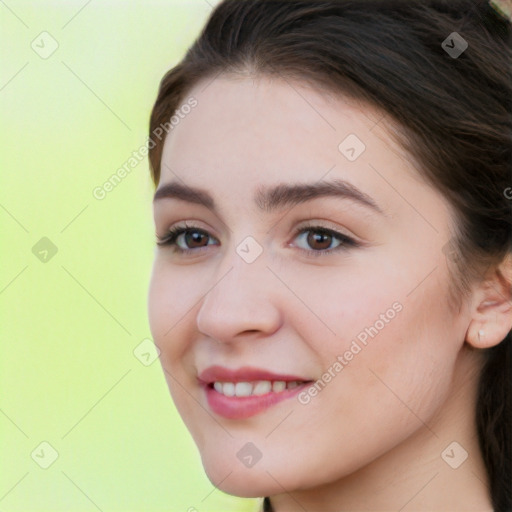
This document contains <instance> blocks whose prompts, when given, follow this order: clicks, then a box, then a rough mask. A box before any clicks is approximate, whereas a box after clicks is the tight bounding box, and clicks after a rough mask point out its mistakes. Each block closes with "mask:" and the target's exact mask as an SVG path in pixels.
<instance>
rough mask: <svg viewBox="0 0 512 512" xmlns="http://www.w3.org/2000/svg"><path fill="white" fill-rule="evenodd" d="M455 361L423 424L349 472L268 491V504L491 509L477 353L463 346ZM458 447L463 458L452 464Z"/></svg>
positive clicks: (312, 511) (282, 511) (290, 511)
mask: <svg viewBox="0 0 512 512" xmlns="http://www.w3.org/2000/svg"><path fill="white" fill-rule="evenodd" d="M458 363H459V364H457V365H456V370H455V374H454V378H453V386H452V389H453V390H455V391H454V392H453V393H452V394H451V395H450V396H449V397H448V398H447V399H446V401H445V402H444V404H443V405H442V406H441V407H440V408H439V409H438V411H437V412H436V414H435V415H434V417H432V418H431V419H429V420H428V425H427V424H424V425H423V426H422V427H421V428H420V429H418V430H417V431H416V432H415V433H414V434H413V435H412V436H410V437H409V438H408V439H406V440H405V441H404V442H402V443H401V444H400V445H398V446H396V447H394V448H393V449H392V450H390V451H389V452H387V453H386V454H384V455H382V456H381V457H379V458H378V459H376V460H374V461H373V462H371V463H370V464H369V465H367V466H365V467H364V468H361V469H360V470H358V471H357V472H355V473H352V474H351V475H348V476H346V477H344V478H342V479H340V480H337V481H335V482H331V483H328V484H325V485H323V486H322V487H316V488H314V489H306V490H299V491H293V492H291V493H286V494H280V495H277V496H273V497H271V500H270V501H271V505H272V510H273V511H274V512H295V511H297V512H304V510H307V511H308V512H320V511H321V512H331V511H332V512H334V511H336V512H342V511H353V510H380V511H385V510H386V511H387V510H395V511H396V510H404V511H406V510H437V511H440V512H441V511H451V510H460V511H479V512H482V511H492V506H491V501H490V497H489V495H488V491H487V475H486V470H485V467H484V464H483V460H482V457H481V453H480V448H479V445H478V437H477V432H476V425H475V419H474V417H475V414H474V411H475V408H476V393H477V386H478V376H479V373H480V368H481V359H480V354H479V353H477V352H475V351H472V350H470V349H468V348H464V349H463V350H461V352H460V354H459V361H458ZM418 422H420V420H419V419H418ZM454 442H456V443H458V444H456V445H455V444H452V443H454ZM464 451H465V452H467V454H468V456H467V459H466V460H465V461H464V462H462V463H461V464H460V465H458V463H459V462H460V461H461V460H462V457H463V455H464ZM450 464H451V465H450ZM452 466H458V467H456V468H454V467H452Z"/></svg>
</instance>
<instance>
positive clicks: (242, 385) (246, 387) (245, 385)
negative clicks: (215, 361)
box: [224, 382, 252, 396]
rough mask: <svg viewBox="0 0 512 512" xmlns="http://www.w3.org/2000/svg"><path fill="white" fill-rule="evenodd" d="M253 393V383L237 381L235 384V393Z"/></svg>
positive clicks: (248, 394)
mask: <svg viewBox="0 0 512 512" xmlns="http://www.w3.org/2000/svg"><path fill="white" fill-rule="evenodd" d="M224 385H225V384H224ZM251 393H252V384H251V383H250V382H237V383H236V384H235V395H236V396H250V395H251Z"/></svg>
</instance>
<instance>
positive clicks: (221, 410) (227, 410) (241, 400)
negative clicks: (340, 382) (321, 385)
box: [204, 382, 312, 419]
mask: <svg viewBox="0 0 512 512" xmlns="http://www.w3.org/2000/svg"><path fill="white" fill-rule="evenodd" d="M311 384H312V383H311V382H305V383H304V384H300V385H299V386H297V387H296V388H293V389H289V390H288V389H286V390H284V391H279V392H277V393H273V392H270V393H266V394H265V395H251V396H240V397H237V396H226V395H223V394H221V393H218V392H217V391H215V389H214V388H213V387H211V385H209V386H204V389H205V392H206V399H207V401H208V405H209V406H210V408H211V409H212V411H213V412H214V413H216V414H218V415H220V416H223V417H224V418H228V419H244V418H250V417H251V416H255V415H256V414H259V413H260V412H263V411H265V410H266V409H268V408H269V407H272V406H273V405H276V404H278V403H279V402H282V401H283V400H287V399H288V398H292V397H294V396H296V395H297V394H298V393H300V392H301V391H302V390H303V389H304V388H306V387H308V386H310V385H311Z"/></svg>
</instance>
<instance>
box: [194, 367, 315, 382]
mask: <svg viewBox="0 0 512 512" xmlns="http://www.w3.org/2000/svg"><path fill="white" fill-rule="evenodd" d="M198 379H199V380H200V381H201V382H203V383H205V384H211V383H212V382H250V381H258V380H271V381H276V380H281V381H285V382H291V381H297V380H298V381H301V382H302V381H304V382H308V381H309V380H311V379H308V378H305V377H300V376H297V375H290V374H278V373H274V372H271V371H268V370H264V369H262V368H255V367H252V366H243V367H241V368H237V369H229V368H224V367H223V366H217V365H215V366H209V367H208V368H206V369H205V370H203V371H202V372H201V373H200V374H199V376H198Z"/></svg>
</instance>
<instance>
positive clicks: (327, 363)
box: [148, 75, 510, 512]
mask: <svg viewBox="0 0 512 512" xmlns="http://www.w3.org/2000/svg"><path fill="white" fill-rule="evenodd" d="M208 83H209V82H204V83H200V84H198V85H197V86H196V87H195V88H194V89H193V90H192V91H190V94H189V95H190V96H194V97H195V98H196V99H197V100H198V105H197V107H196V108H194V109H193V110H192V111H191V113H190V114H188V115H187V116H186V117H185V118H184V119H182V120H181V121H180V123H179V124H178V125H177V126H175V127H174V129H173V130H172V131H171V132H170V134H169V135H168V136H167V139H166V141H165V146H164V151H163V155H162V174H161V179H160V183H159V187H158V188H161V187H162V186H163V185H165V184H167V183H169V182H171V181H179V182H180V183H185V184H187V185H192V186H197V187H200V188H203V189H205V190H207V191H208V192H209V193H210V194H211V195H212V196H213V198H214V200H215V202H216V205H217V207H218V209H217V211H216V212H215V213H214V212H213V211H212V210H211V209H209V208H206V207H205V206H201V205H197V204H193V203H189V202H186V201H182V200H179V199H175V198H172V199H170V198H167V199H160V200H157V201H155V203H154V218H155V227H156V233H157V235H158V236H161V237H163V236H165V233H166V230H168V229H169V228H170V227H172V226H176V225H182V224H183V222H184V221H186V222H187V224H188V225H192V226H194V227H196V228H199V229H202V230H205V231H207V232H208V234H209V235H210V238H206V239H205V242H204V244H205V247H203V248H200V249H189V251H190V252H189V254H187V255H183V254H177V253H174V252H173V248H172V247H170V246H163V247H159V248H157V250H156V252H155V260H154V267H153V273H152V278H151V283H150V289H149V300H148V308H149V320H150V326H151V331H152V334H153V337H154V340H155V343H156V344H157V346H158V347H159V349H160V350H161V356H160V360H161V364H162V367H163V369H164V373H165V377H166V379H167V382H168V385H169V389H170V392H171V395H172V398H173V400H174V402H175V404H176V407H177V409H178V411H179V413H180V415H181V416H182V418H183V421H184V422H185V424H186V426H187V428H188V429H189V431H190V432H191V435H192V436H193V438H194V441H195V442H196V444H197V446H198V449H199V452H200V454H201V458H202V462H203V466H204V469H205V471H206V473H207V475H208V477H209V479H210V480H211V482H212V483H213V484H214V485H215V486H217V487H218V488H219V489H221V490H222V491H224V492H227V493H229V494H233V495H237V496H244V497H261V496H270V497H271V502H272V505H273V507H274V509H275V510H276V511H278V512H284V511H295V510H297V511H298V510H300V511H303V510H308V511H317V510H318V511H323V512H329V511H340V510H404V511H412V510H440V511H442V510H446V511H448V510H479V511H482V510H491V505H490V500H489V498H488V496H487V492H486V481H487V477H486V473H485V469H484V467H483V464H482V460H481V456H480V452H479V449H478V444H477V438H476V430H475V427H474V422H473V416H474V410H475V392H476V385H477V378H478V373H479V368H480V364H481V359H480V356H481V351H480V350H479V349H481V348H485V347H486V346H492V345H493V344H496V343H498V342H499V341H501V339H503V337H504V336H505V334H506V332H507V331H506V329H507V328H508V329H510V320H506V319H504V317H505V315H506V313H507V311H508V316H510V307H509V304H508V303H504V301H503V299H502V298H500V297H503V296H504V294H501V293H500V289H499V281H498V280H497V278H496V277H495V276H494V275H490V276H489V277H488V279H487V281H486V283H487V285H486V286H483V284H482V285H478V286H477V285H475V287H474V289H473V290H472V292H471V294H470V295H469V296H468V298H467V299H466V300H464V301H463V302H461V304H459V305H458V307H457V308H454V307H453V304H452V303H451V301H450V299H449V297H450V295H449V290H450V286H449V283H450V279H451V276H450V274H449V270H448V264H447V258H446V256H445V252H443V247H444V246H445V245H446V243H447V242H448V241H449V240H450V239H451V238H452V232H453V227H454V221H453V214H452V212H451V209H450V206H449V205H448V203H447V202H446V200H445V199H444V198H443V196H442V195H441V194H440V193H439V192H438V191H436V190H434V189H433V188H432V187H430V186H429V185H427V184H426V183H425V182H424V181H423V179H422V178H421V175H420V173H419V171H418V170H417V169H415V168H414V166H413V164H412V163H411V160H410V159H409V158H407V156H406V155H405V153H404V152H403V150H402V149H401V148H400V147H398V146H397V144H396V143H394V142H393V141H392V140H391V137H390V131H389V130H390V129H391V128H390V127H391V125H390V124H389V123H387V122H386V119H382V113H380V112H378V111H377V110H376V109H374V108H372V107H369V106H368V105H361V104H357V103H356V102H354V101H349V100H348V99H347V98H343V97H341V96H336V97H333V96H332V95H327V94H325V93H323V94H322V93H320V91H318V90H316V91H315V90H313V89H312V88H309V87H307V86H306V85H305V84H299V83H293V84H292V83H291V82H286V81H284V80H276V79H272V80H270V79H268V78H266V77H251V76H248V75H242V76H231V75H230V76H227V75H222V76H220V77H218V78H217V79H216V80H214V81H213V82H210V83H209V85H207V84H208ZM206 85H207V87H205V86H206ZM349 134H356V135H357V137H358V138H359V139H360V140H362V141H363V142H364V144H365V145H366V150H365V151H364V152H363V153H362V154H361V155H360V156H359V158H357V160H355V161H354V162H349V161H348V160H347V159H346V158H345V156H344V155H343V154H342V153H341V152H340V151H339V149H338V145H339V144H340V142H342V141H343V140H344V139H345V137H346V136H347V135H349ZM333 179H342V180H345V181H347V182H349V183H351V184H352V185H354V186H356V187H357V188H358V189H360V190H361V191H362V192H364V193H365V194H367V195H368V196H370V197H371V198H372V199H373V201H374V202H375V203H376V204H377V205H378V206H379V208H380V209H381V210H382V213H379V212H377V211H375V210H373V209H371V208H369V207H367V206H364V205H362V204H360V203H358V202H357V201H355V200H352V199H347V198H339V197H324V198H320V199H318V198H317V199H314V200H312V201H309V202H306V203H303V204H299V205H296V206H293V207H289V206H288V207H285V208H284V209H282V210H279V211H275V212H271V213H269V212H264V211H261V210H260V209H259V208H258V207H257V206H256V204H255V202H254V197H253V196H254V194H255V192H256V190H257V189H258V188H259V187H260V186H262V185H269V186H271V185H276V184H278V183H287V184H291V183H297V182H301V183H303V182H308V183H310V182H311V183H314V182H318V181H320V180H323V181H330V180H333ZM306 223H308V224H313V225H315V226H322V227H327V228H330V229H334V230H336V231H338V232H340V233H342V234H345V235H347V236H350V237H352V238H354V239H355V240H357V241H358V242H360V244H361V245H360V246H359V247H351V246H347V245H345V246H343V248H342V249H341V250H338V251H331V252H330V253H325V250H326V249H322V250H323V251H324V254H322V255H320V256H318V257H315V256H312V255H309V254H307V253H306V250H307V249H309V250H314V248H315V247H318V246H321V244H319V243H318V242H316V245H315V240H314V239H313V240H312V241H310V243H309V245H308V242H307V234H306V235H302V236H301V235H299V236H295V230H296V229H297V228H298V227H301V226H303V225H305V224H306ZM309 233H310V234H315V233H316V231H314V230H313V233H311V231H310V232H309ZM247 236H252V237H253V238H254V239H255V240H256V241H257V242H258V243H259V245H260V246H261V248H262V250H263V252H262V254H261V255H260V256H259V257H258V258H257V259H256V260H255V261H254V262H253V263H250V264H249V263H246V262H245V261H244V260H243V259H242V258H241V257H240V256H239V255H238V254H237V252H236V248H237V246H238V245H239V244H240V243H241V242H242V241H243V240H244V239H245V238H246V237H247ZM310 238H311V237H310ZM180 239H181V241H180V242H179V243H180V244H181V247H182V248H187V245H186V243H185V241H184V236H183V235H182V236H181V237H180ZM330 240H332V243H331V245H330V246H328V247H329V248H334V247H336V246H338V245H339V242H338V241H337V240H336V239H335V238H332V239H330ZM207 242H208V245H206V243H207ZM328 243H329V240H328V241H327V244H325V245H323V246H321V248H322V247H325V246H326V245H328ZM188 247H190V243H189V246H188ZM194 251H195V252H194ZM317 252H318V251H317ZM320 252H321V251H320ZM489 283H490V284H489ZM394 303H399V304H400V305H401V306H402V309H401V311H400V312H399V313H397V314H396V315H395V316H394V318H393V319H392V320H390V321H389V322H388V323H386V324H385V327H384V328H382V329H381V330H380V331H379V333H378V335H377V336H376V337H375V338H373V339H370V340H369V341H368V344H367V346H364V347H363V348H362V350H361V351H360V352H359V353H358V354H357V355H356V356H354V358H353V359H352V360H351V361H347V363H348V364H347V365H344V367H343V369H342V371H340V372H339V373H337V374H336V377H335V378H333V379H332V380H331V382H329V383H328V384H327V385H326V386H325V388H324V389H323V390H322V391H321V392H320V393H318V395H317V396H315V397H314V398H312V399H311V400H310V402H309V403H307V404H305V405H303V404H301V403H299V401H298V400H297V399H291V400H285V401H283V402H281V403H279V404H278V405H275V406H273V407H271V408H270V409H267V410H266V411H264V412H263V413H260V414H258V415H256V416H253V417H251V418H248V419H243V420H232V419H225V418H223V417H221V416H218V415H216V414H215V413H213V412H212V411H211V410H210V408H209V406H208V404H207V401H206V398H205V395H204V392H203V390H202V389H201V387H200V386H199V384H198V381H197V375H198V373H200V372H201V371H202V370H204V369H205V368H206V367H208V366H210V365H212V364H219V365H222V366H225V367H228V368H238V367H241V366H245V365H251V366H256V367H259V368H265V369H268V370H271V371H273V372H276V373H289V374H294V375H300V376H304V377H305V378H308V379H313V380H317V379H321V378H322V375H323V374H324V373H325V372H326V371H327V369H328V368H330V367H332V366H333V364H334V363H335V362H336V360H337V356H338V355H343V354H344V353H345V352H346V351H347V350H349V348H350V346H351V343H352V342H353V340H355V339H356V336H357V335H358V334H359V333H361V332H362V331H364V329H365V327H369V326H372V325H374V324H375V322H376V321H377V320H378V319H379V318H381V317H380V315H382V314H385V313H386V311H387V310H388V309H389V308H391V307H392V305H393V304H394ZM507 308H508V309H507ZM491 324H492V325H491ZM483 329H485V333H486V334H485V335H484V336H478V331H479V330H483ZM503 333H504V334H503ZM502 334H503V335H502ZM500 336H501V337H500ZM454 441H456V442H457V443H458V444H459V445H460V447H461V448H456V450H455V452H450V453H449V454H450V455H451V453H453V458H454V460H455V459H456V460H455V462H456V461H457V460H459V459H460V458H461V457H462V454H463V453H464V451H465V452H467V453H468V458H467V459H466V460H465V461H464V462H463V463H462V464H461V465H460V466H459V467H458V468H457V469H453V468H452V467H450V466H449V465H448V464H447V462H445V460H444V459H443V458H442V456H441V454H442V453H443V451H444V450H445V449H446V448H447V447H448V446H449V445H450V444H451V443H452V442H454ZM247 442H252V443H253V444H254V445H255V446H256V447H257V448H258V450H259V451H260V452H261V454H262V458H261V460H260V461H259V462H258V463H256V464H255V465H254V466H253V467H251V468H247V467H245V466H244V465H243V464H242V463H241V462H240V461H239V459H238V458H237V455H236V454H237V452H238V451H239V450H240V449H241V448H242V447H243V446H244V445H245V444H246V443H247Z"/></svg>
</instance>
